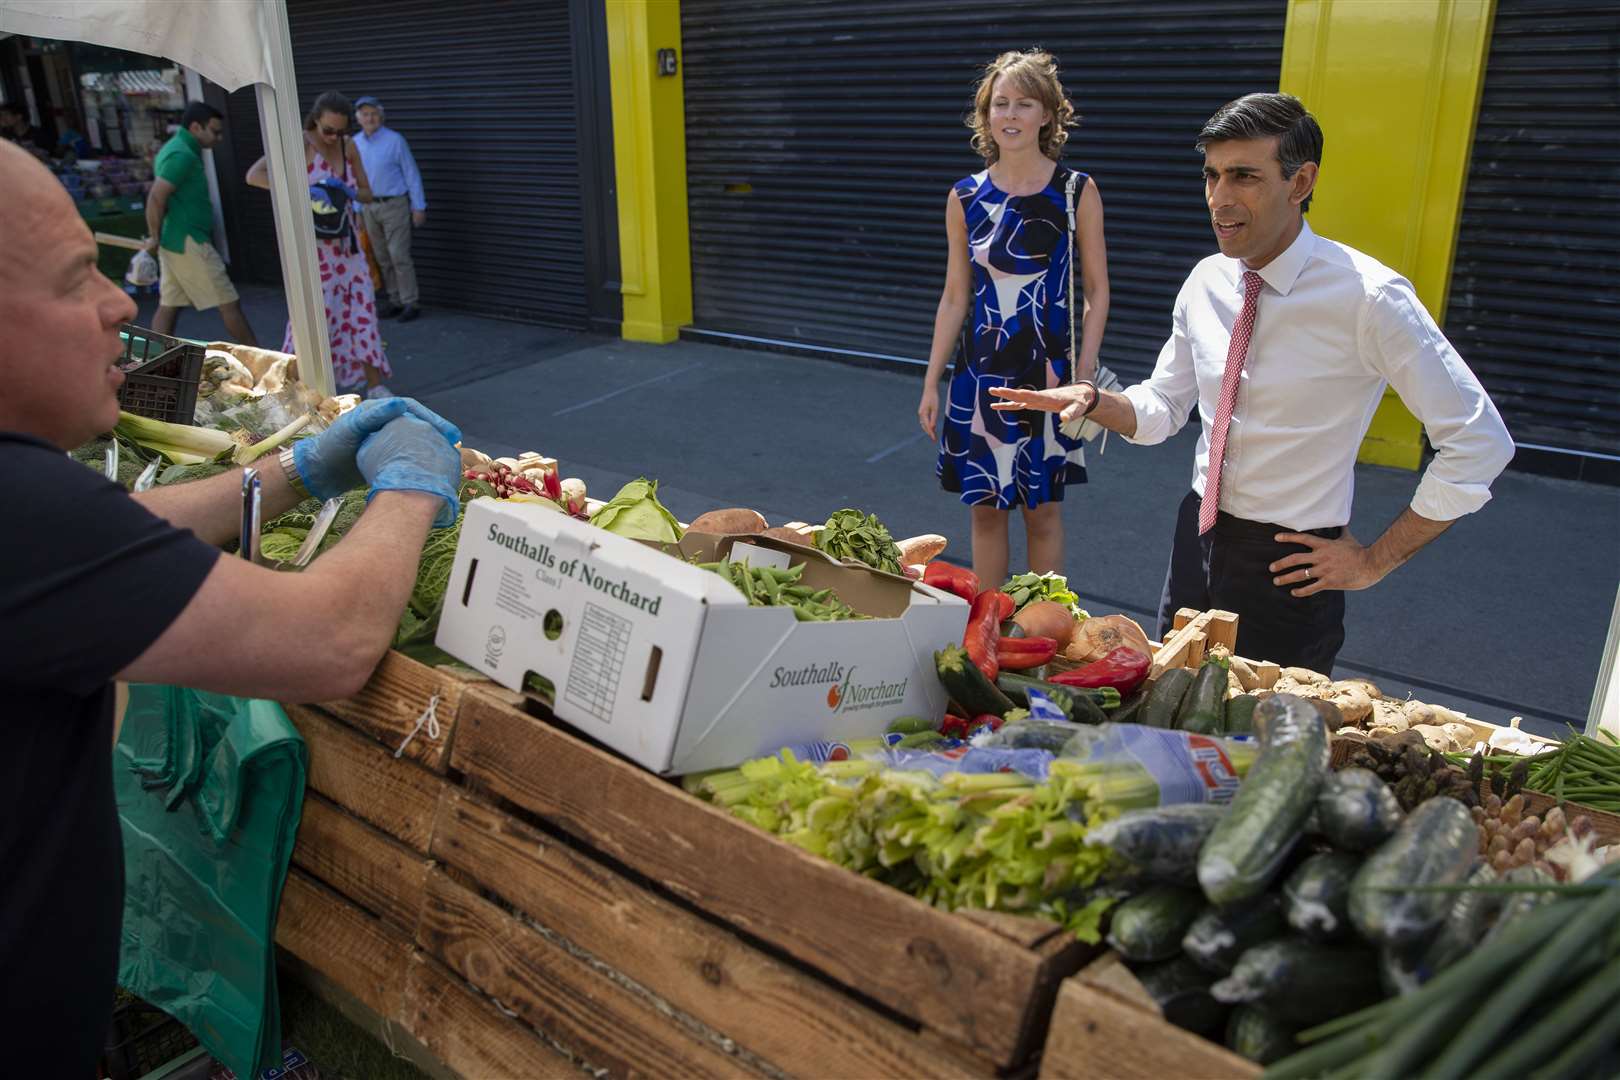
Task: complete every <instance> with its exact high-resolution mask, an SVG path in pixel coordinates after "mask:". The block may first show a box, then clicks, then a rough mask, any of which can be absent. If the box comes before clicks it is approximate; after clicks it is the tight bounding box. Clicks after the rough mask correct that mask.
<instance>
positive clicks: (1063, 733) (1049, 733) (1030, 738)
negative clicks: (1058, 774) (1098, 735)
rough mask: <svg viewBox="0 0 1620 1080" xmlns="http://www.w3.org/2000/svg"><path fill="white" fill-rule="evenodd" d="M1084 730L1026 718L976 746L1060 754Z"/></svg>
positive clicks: (1060, 722)
mask: <svg viewBox="0 0 1620 1080" xmlns="http://www.w3.org/2000/svg"><path fill="white" fill-rule="evenodd" d="M1085 730H1087V728H1086V725H1084V724H1071V723H1067V722H1065V721H1062V720H1037V719H1035V718H1033V717H1026V718H1025V719H1022V720H1014V721H1013V722H1012V723H1009V724H1003V725H1002V726H1001V728H1000V730H998V731H996V732H995V733H994V734H993V735H991V736H990V737H989V738H987V739H985V740H983V741H982V742H981V743H979V744H978V745H981V746H999V747H1004V748H1006V749H1009V750H1045V751H1046V752H1047V753H1049V754H1061V753H1062V752H1063V748H1064V746H1066V745H1068V742H1069V740H1070V739H1072V738H1074V736H1075V735H1076V734H1077V733H1079V732H1082V731H1085Z"/></svg>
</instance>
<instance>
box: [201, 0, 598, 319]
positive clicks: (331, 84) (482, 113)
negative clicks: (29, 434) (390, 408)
mask: <svg viewBox="0 0 1620 1080" xmlns="http://www.w3.org/2000/svg"><path fill="white" fill-rule="evenodd" d="M582 7H583V5H581V4H578V3H572V4H571V3H563V2H559V0H485V2H481V3H478V4H455V3H444V2H442V0H398V2H396V3H392V4H388V5H384V6H380V7H379V6H377V5H373V4H358V3H343V2H340V0H289V2H288V4H287V8H288V22H289V24H290V26H291V31H292V47H293V57H294V60H295V63H296V67H297V74H298V88H299V96H300V98H301V99H302V100H301V101H300V102H299V106H300V108H301V109H308V108H309V106H310V104H311V103H312V102H313V101H314V99H315V98H316V97H317V96H318V95H319V94H320V93H321V92H323V91H326V90H337V91H339V92H340V93H342V94H344V95H345V96H347V97H348V98H349V99H350V100H354V99H355V98H357V97H359V96H361V95H362V94H374V95H376V96H377V97H378V98H380V99H381V100H382V102H383V104H384V106H386V108H387V111H388V121H389V123H390V125H392V126H394V127H396V128H397V129H398V130H399V132H400V133H401V134H402V135H404V136H405V137H406V138H407V139H408V140H409V141H410V145H411V152H412V154H414V155H415V157H416V162H417V165H418V167H419V168H420V169H421V171H422V183H423V186H424V188H425V189H426V193H427V201H428V221H427V225H426V226H425V227H424V228H422V229H420V230H418V231H417V234H416V239H415V244H414V246H413V249H412V250H413V253H414V255H415V258H416V270H417V275H418V277H419V278H420V280H421V287H422V298H423V302H424V303H426V304H429V305H433V306H440V307H449V308H459V309H462V310H465V311H473V312H480V313H484V314H491V315H501V316H509V317H514V318H520V319H525V320H531V321H534V322H540V323H546V324H550V325H556V326H563V327H568V328H574V329H584V328H586V326H587V325H588V317H589V312H588V310H587V309H588V303H587V284H586V278H587V258H586V254H585V225H584V221H585V217H584V215H585V212H586V211H585V207H584V206H583V205H582V203H583V200H582V197H581V163H580V147H579V142H578V139H577V138H576V131H577V130H578V129H579V128H580V127H582V126H584V125H585V122H586V118H585V117H582V107H581V105H580V102H579V97H580V94H579V90H578V86H579V85H580V84H579V83H578V82H577V81H576V74H577V73H576V67H575V64H576V60H575V49H574V38H573V31H572V26H571V23H572V21H573V18H574V17H575V16H576V15H577V12H574V11H572V10H571V9H573V8H582ZM580 63H581V64H588V63H589V60H588V59H587V58H581V60H580ZM586 74H587V76H588V75H589V72H587V73H586ZM229 119H230V122H231V124H232V127H233V129H234V130H233V133H232V136H233V141H234V142H235V143H236V144H237V146H238V147H241V146H242V144H243V140H244V139H252V140H253V143H252V144H251V145H253V146H254V147H257V146H258V145H259V144H258V141H257V140H258V126H259V125H258V120H257V115H256V113H255V112H254V105H253V97H252V90H251V88H250V89H248V90H244V91H239V92H238V93H236V94H233V95H231V108H230V117H229ZM240 156H242V157H243V159H244V161H245V163H246V164H251V163H252V161H253V160H254V159H255V158H256V157H257V156H258V152H257V151H255V152H254V153H253V154H252V155H251V156H248V155H247V154H246V153H245V152H244V153H242V154H241V155H240ZM244 167H245V165H244ZM608 197H609V198H611V195H609V196H608ZM255 200H256V202H255ZM236 201H239V202H241V203H242V204H243V205H242V208H241V209H240V210H239V211H238V214H237V218H238V223H239V228H240V229H241V230H242V231H243V232H244V233H245V235H246V238H247V240H248V242H249V243H250V244H251V245H252V247H253V248H254V249H255V250H254V254H253V255H252V256H250V263H251V267H252V269H253V270H254V272H256V273H259V274H260V275H261V276H263V277H264V278H265V279H267V280H272V281H279V280H280V273H279V268H278V264H276V262H275V250H276V249H275V239H274V233H273V231H271V229H270V225H271V217H270V206H269V200H268V199H267V198H266V197H265V195H264V193H263V192H249V193H247V194H243V193H241V192H238V193H237V198H236ZM258 203H262V206H258V205H257V204H258ZM266 252H267V254H266ZM613 257H614V269H613V271H612V273H611V275H610V276H614V277H616V276H617V269H616V259H617V252H616V251H615V252H614V253H613ZM263 262H267V263H268V266H269V268H270V273H269V274H268V275H263V273H262V272H263V270H264V267H263V266H261V265H260V264H261V263H263Z"/></svg>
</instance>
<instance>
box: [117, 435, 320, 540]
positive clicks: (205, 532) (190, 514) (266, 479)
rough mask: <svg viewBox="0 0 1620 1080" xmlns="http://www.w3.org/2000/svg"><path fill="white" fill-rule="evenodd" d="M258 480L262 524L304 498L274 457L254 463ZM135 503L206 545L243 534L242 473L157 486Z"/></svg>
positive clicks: (229, 473) (239, 471)
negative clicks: (187, 531) (289, 481)
mask: <svg viewBox="0 0 1620 1080" xmlns="http://www.w3.org/2000/svg"><path fill="white" fill-rule="evenodd" d="M256 467H257V468H258V470H259V477H260V482H261V486H260V497H259V507H260V510H259V512H260V514H261V515H262V517H263V519H264V520H265V521H269V520H270V519H271V518H273V517H276V516H278V515H280V514H284V513H286V512H287V511H288V510H291V509H292V508H293V507H295V506H297V505H298V504H299V503H301V502H303V501H304V498H305V496H303V495H300V494H298V492H296V491H294V490H293V487H292V485H291V484H289V483H287V478H286V476H285V475H283V473H282V471H281V466H280V464H278V463H277V461H276V458H275V455H274V454H270V455H267V456H266V457H263V458H260V459H259V461H258V462H257V463H256ZM134 498H135V501H136V502H138V503H140V504H141V505H142V506H144V507H146V509H148V510H150V511H151V512H152V513H154V514H156V515H157V516H158V517H160V518H163V519H164V520H165V521H167V522H168V523H169V524H171V525H174V526H176V527H178V528H182V529H190V530H191V531H192V532H194V533H196V534H197V537H198V539H200V540H202V541H204V542H205V543H209V544H215V545H223V544H225V543H227V542H229V541H231V540H235V539H238V538H239V537H240V536H241V532H242V470H241V469H231V470H230V471H229V472H226V473H222V474H220V475H219V476H211V477H209V478H208V479H207V480H197V481H193V482H192V483H189V484H174V485H172V486H169V487H156V488H153V489H152V490H150V491H144V492H142V493H141V494H139V495H136V496H134Z"/></svg>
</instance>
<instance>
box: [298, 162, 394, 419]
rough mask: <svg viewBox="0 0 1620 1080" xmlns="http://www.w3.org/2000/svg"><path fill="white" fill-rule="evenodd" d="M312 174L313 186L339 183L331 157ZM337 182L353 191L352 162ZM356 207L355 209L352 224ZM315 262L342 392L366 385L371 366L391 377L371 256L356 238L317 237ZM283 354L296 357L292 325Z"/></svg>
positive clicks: (313, 164)
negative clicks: (368, 260)
mask: <svg viewBox="0 0 1620 1080" xmlns="http://www.w3.org/2000/svg"><path fill="white" fill-rule="evenodd" d="M307 171H308V173H309V182H310V183H311V184H316V183H319V182H320V181H322V180H325V179H327V178H329V177H337V174H336V173H334V172H333V171H332V167H331V166H330V165H328V164H327V163H326V157H325V156H324V155H322V154H319V153H317V154H316V155H315V160H314V161H313V162H310V163H309V165H308V170H307ZM337 178H338V179H341V180H342V181H343V182H344V183H346V184H348V185H349V186H350V187H353V186H354V169H353V167H352V166H351V165H350V164H349V162H348V161H347V159H345V160H344V162H343V176H342V177H337ZM355 205H356V204H355V203H350V211H349V212H350V216H351V220H352V217H353V213H354V210H353V207H354V206H355ZM351 247H352V249H353V250H351ZM315 257H316V260H317V262H318V263H319V265H320V268H321V295H322V297H323V298H324V299H325V301H326V334H327V337H329V338H330V339H331V341H332V375H333V379H334V381H335V382H336V383H337V387H338V390H339V391H340V392H341V391H343V390H345V389H348V388H350V387H354V386H358V385H360V384H362V383H364V382H365V381H366V369H365V365H366V364H370V365H372V366H373V367H375V368H377V369H378V370H380V371H381V372H382V373H383V375H384V376H389V375H392V374H393V373H394V369H393V368H391V367H389V365H388V357H387V356H385V355H384V354H383V345H382V335H381V333H380V332H379V331H378V328H377V298H376V293H375V291H374V290H373V288H372V284H371V268H370V267H369V266H367V265H366V253H365V250H364V249H363V248H361V247H360V245H359V237H358V236H356V237H355V243H354V244H353V245H351V244H350V243H349V241H348V240H347V239H342V240H322V239H320V238H319V237H317V238H316V240H315ZM281 351H282V352H289V353H290V352H292V351H293V332H292V322H291V321H290V320H289V321H288V323H287V334H286V337H285V338H284V339H283V341H282V345H281Z"/></svg>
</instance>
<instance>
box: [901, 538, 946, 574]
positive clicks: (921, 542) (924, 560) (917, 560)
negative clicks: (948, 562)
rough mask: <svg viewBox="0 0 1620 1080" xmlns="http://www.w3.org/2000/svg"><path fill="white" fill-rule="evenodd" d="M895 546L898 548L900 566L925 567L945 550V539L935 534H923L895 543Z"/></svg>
mask: <svg viewBox="0 0 1620 1080" xmlns="http://www.w3.org/2000/svg"><path fill="white" fill-rule="evenodd" d="M896 546H897V547H899V548H900V562H901V564H902V565H905V566H926V565H928V563H929V562H930V561H932V560H934V559H937V558H939V555H940V552H942V551H944V550H945V538H944V537H943V536H939V535H937V534H935V533H924V534H923V535H922V536H911V537H907V538H906V539H904V540H900V541H897V543H896Z"/></svg>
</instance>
